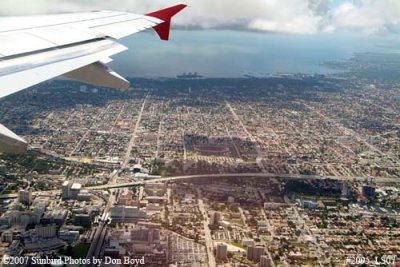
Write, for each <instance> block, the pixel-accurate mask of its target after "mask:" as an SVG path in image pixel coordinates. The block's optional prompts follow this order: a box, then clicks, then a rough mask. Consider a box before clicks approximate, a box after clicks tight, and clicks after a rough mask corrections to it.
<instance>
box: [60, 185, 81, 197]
mask: <svg viewBox="0 0 400 267" xmlns="http://www.w3.org/2000/svg"><path fill="white" fill-rule="evenodd" d="M81 188H82V185H81V184H79V183H73V182H72V181H65V182H64V183H63V184H62V186H61V197H62V199H77V198H78V195H79V193H80V191H81Z"/></svg>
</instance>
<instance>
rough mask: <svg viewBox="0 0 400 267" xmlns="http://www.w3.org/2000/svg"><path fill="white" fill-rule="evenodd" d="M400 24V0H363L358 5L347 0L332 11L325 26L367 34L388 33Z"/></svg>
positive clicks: (336, 29) (329, 29) (335, 29)
mask: <svg viewBox="0 0 400 267" xmlns="http://www.w3.org/2000/svg"><path fill="white" fill-rule="evenodd" d="M399 26H400V1H399V0H363V1H361V2H360V3H359V4H358V5H357V4H354V3H350V2H345V3H343V4H341V5H339V6H337V7H336V8H335V9H334V10H332V12H331V13H330V17H329V23H328V24H327V25H326V27H325V28H324V31H326V32H332V31H340V30H345V31H360V32H363V33H365V34H376V33H386V32H390V31H392V30H395V28H398V27H399Z"/></svg>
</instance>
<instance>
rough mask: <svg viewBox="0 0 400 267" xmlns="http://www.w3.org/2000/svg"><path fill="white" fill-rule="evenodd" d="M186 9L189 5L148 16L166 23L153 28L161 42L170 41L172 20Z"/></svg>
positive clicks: (169, 8)
mask: <svg viewBox="0 0 400 267" xmlns="http://www.w3.org/2000/svg"><path fill="white" fill-rule="evenodd" d="M185 7H187V5H185V4H179V5H176V6H172V7H167V8H165V9H161V10H158V11H154V12H151V13H148V14H146V16H150V17H154V18H157V19H160V20H163V21H164V22H163V23H161V24H158V25H157V26H154V27H153V28H154V30H155V31H156V32H157V34H158V36H159V37H160V39H161V40H164V41H168V39H169V31H170V27H171V19H172V17H173V16H175V15H176V14H177V13H179V12H180V11H181V10H182V9H184V8H185Z"/></svg>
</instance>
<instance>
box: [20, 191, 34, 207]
mask: <svg viewBox="0 0 400 267" xmlns="http://www.w3.org/2000/svg"><path fill="white" fill-rule="evenodd" d="M32 200H33V198H32V191H31V190H30V189H29V190H20V191H19V192H18V201H19V202H20V203H23V204H26V205H30V204H32Z"/></svg>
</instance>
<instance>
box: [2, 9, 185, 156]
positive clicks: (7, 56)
mask: <svg viewBox="0 0 400 267" xmlns="http://www.w3.org/2000/svg"><path fill="white" fill-rule="evenodd" d="M185 7H186V5H184V4H180V5H176V6H173V7H169V8H166V9H162V10H159V11H155V12H152V13H148V14H145V15H138V14H132V13H124V12H114V11H99V12H90V13H74V14H62V15H45V16H32V17H1V18H0V98H2V97H5V96H7V95H10V94H13V93H15V92H18V91H21V90H23V89H25V88H27V87H30V86H32V85H35V84H38V83H40V82H43V81H46V80H49V79H51V78H54V77H57V76H60V75H64V76H66V77H68V78H71V79H74V80H78V81H82V82H85V83H90V84H94V85H98V86H105V87H111V88H118V89H127V88H129V82H128V81H127V80H126V79H124V78H123V77H121V76H120V75H118V74H117V73H116V72H114V71H113V70H112V69H110V68H109V67H107V66H106V64H107V63H109V62H110V61H112V59H111V56H112V55H115V54H117V53H120V52H122V51H124V50H126V49H127V48H126V47H125V46H123V45H121V44H119V43H118V42H117V40H118V39H121V38H123V37H126V36H129V35H132V34H134V33H137V32H141V31H143V30H146V29H149V28H153V29H154V30H155V31H156V32H157V34H158V35H159V37H160V38H161V39H162V40H168V39H169V32H170V25H171V19H172V17H173V16H174V15H175V14H177V13H178V12H180V11H181V10H182V9H184V8H185ZM4 140H6V141H4ZM21 145H23V146H25V147H27V145H26V142H25V143H24V140H23V139H21V138H19V137H17V136H15V134H13V133H12V132H11V131H9V130H8V129H6V128H5V127H4V126H1V125H0V151H8V152H9V151H11V152H12V151H16V150H19V149H17V148H20V147H21ZM25 150H26V148H25Z"/></svg>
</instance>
